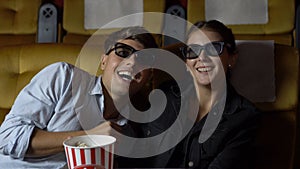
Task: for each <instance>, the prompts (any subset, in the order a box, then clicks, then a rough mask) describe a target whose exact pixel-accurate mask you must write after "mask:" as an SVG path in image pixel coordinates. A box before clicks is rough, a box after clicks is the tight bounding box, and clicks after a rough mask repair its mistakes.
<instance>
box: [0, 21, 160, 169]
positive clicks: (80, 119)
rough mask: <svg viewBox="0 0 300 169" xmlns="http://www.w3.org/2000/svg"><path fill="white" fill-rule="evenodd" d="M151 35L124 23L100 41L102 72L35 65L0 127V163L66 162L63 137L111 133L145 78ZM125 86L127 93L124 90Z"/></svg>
mask: <svg viewBox="0 0 300 169" xmlns="http://www.w3.org/2000/svg"><path fill="white" fill-rule="evenodd" d="M156 47H157V45H156V43H155V40H154V38H153V37H152V36H151V34H150V33H148V32H147V31H146V30H145V29H143V28H142V27H130V28H124V29H122V30H120V31H117V32H115V33H112V34H111V35H110V36H109V37H108V39H107V40H106V42H105V50H106V53H105V54H104V55H103V56H102V60H101V65H100V67H101V69H102V70H103V74H102V76H101V77H95V76H91V75H90V74H88V73H87V72H85V71H83V70H80V69H78V68H76V67H75V66H73V65H70V64H67V63H55V64H52V65H50V66H48V67H46V68H44V69H43V70H42V71H40V72H39V73H38V74H37V75H36V76H35V77H34V78H33V79H32V80H31V82H30V83H29V84H28V85H27V86H26V87H25V88H24V89H23V90H22V91H21V92H20V93H19V95H18V97H17V98H16V100H15V103H14V105H13V107H12V109H11V111H10V113H9V114H8V115H7V116H6V118H5V121H4V122H3V123H2V126H1V128H0V168H45V167H46V168H51V169H52V168H66V167H67V165H66V159H65V154H64V149H63V141H64V140H65V139H67V138H68V137H73V136H78V135H85V134H110V133H111V131H112V128H114V129H119V128H120V127H119V126H118V125H117V124H116V123H114V122H118V121H119V120H120V119H122V117H121V116H120V113H119V111H118V110H119V109H117V108H116V107H115V105H117V107H124V111H126V110H127V111H128V109H126V105H127V104H128V103H127V102H124V100H126V99H124V98H125V97H127V96H128V95H130V96H132V95H134V94H135V93H137V92H138V91H139V90H140V89H141V88H142V87H143V86H144V85H145V84H146V83H147V82H148V80H149V77H150V70H149V69H147V68H149V65H151V64H152V63H153V62H154V57H153V56H151V55H141V54H140V53H139V52H138V51H139V50H142V49H144V48H156ZM128 91H130V93H128Z"/></svg>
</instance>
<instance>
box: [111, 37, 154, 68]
mask: <svg viewBox="0 0 300 169" xmlns="http://www.w3.org/2000/svg"><path fill="white" fill-rule="evenodd" d="M112 51H115V54H116V55H117V56H119V57H121V58H127V57H130V56H131V55H132V54H135V55H136V57H135V60H136V61H137V62H138V63H139V64H142V65H152V64H153V63H154V61H155V56H154V55H151V54H149V53H148V52H147V53H146V52H142V51H140V50H136V49H134V48H133V47H131V46H129V45H126V44H124V43H120V42H117V43H116V44H115V45H114V47H113V48H111V49H109V50H108V51H107V52H106V55H108V54H109V53H110V52H112Z"/></svg>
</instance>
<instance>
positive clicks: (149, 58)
mask: <svg viewBox="0 0 300 169" xmlns="http://www.w3.org/2000/svg"><path fill="white" fill-rule="evenodd" d="M135 59H136V61H137V62H138V63H139V64H141V65H147V66H148V65H149V66H151V65H153V64H154V61H155V56H154V55H151V54H148V53H145V52H137V53H136V58H135Z"/></svg>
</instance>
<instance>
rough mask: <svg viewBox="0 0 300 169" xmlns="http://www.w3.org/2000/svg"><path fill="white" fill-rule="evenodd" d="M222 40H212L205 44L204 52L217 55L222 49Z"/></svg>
mask: <svg viewBox="0 0 300 169" xmlns="http://www.w3.org/2000/svg"><path fill="white" fill-rule="evenodd" d="M223 45H224V43H223V42H212V43H209V44H206V45H205V52H206V54H207V55H209V56H219V55H220V54H222V51H223Z"/></svg>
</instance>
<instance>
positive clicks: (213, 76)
mask: <svg viewBox="0 0 300 169" xmlns="http://www.w3.org/2000/svg"><path fill="white" fill-rule="evenodd" d="M223 41H224V40H223V39H222V36H220V34H219V33H217V32H214V31H210V30H203V29H202V30H201V29H199V30H197V31H194V32H192V33H191V34H190V35H189V38H188V41H187V45H192V44H195V45H201V46H203V45H207V44H208V45H209V44H210V43H211V42H223ZM186 63H187V65H188V67H189V69H190V71H191V73H192V75H193V76H194V78H195V80H196V83H197V84H198V85H203V86H207V85H210V84H211V83H212V82H216V80H218V77H219V76H220V75H221V74H224V73H225V74H226V72H227V68H228V65H229V64H230V55H229V53H228V51H227V48H226V43H225V44H224V47H223V51H222V53H221V54H220V55H219V56H210V55H209V54H207V53H206V52H205V50H202V51H201V52H200V54H199V55H198V57H197V58H194V59H186Z"/></svg>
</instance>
